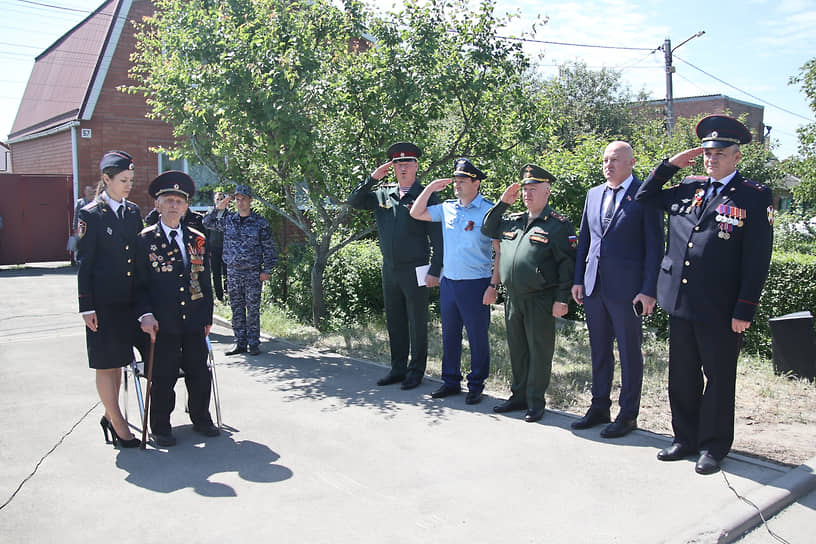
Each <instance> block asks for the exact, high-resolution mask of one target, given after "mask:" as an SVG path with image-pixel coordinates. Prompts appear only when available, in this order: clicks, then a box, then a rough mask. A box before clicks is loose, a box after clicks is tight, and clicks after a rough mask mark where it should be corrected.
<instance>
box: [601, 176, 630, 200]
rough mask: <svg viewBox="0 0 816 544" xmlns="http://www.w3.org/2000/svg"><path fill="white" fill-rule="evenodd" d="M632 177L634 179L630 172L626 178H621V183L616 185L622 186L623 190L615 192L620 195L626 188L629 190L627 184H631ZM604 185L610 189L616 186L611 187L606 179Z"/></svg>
mask: <svg viewBox="0 0 816 544" xmlns="http://www.w3.org/2000/svg"><path fill="white" fill-rule="evenodd" d="M633 179H635V177H634V176H633V175H632V174H629V177H628V178H626V179H625V180H623V183H621V184H620V185H618V187H623V191H620V192H618V193H617V194H619V195H622V194H623V193H625V192H626V191H628V190H629V186H630V185H631V184H632V180H633ZM606 186H607V187H608V188H610V189H616V187H612V186H611V185H610V184H609V182H608V181H607V182H606Z"/></svg>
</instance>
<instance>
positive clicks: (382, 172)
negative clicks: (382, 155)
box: [371, 161, 394, 181]
mask: <svg viewBox="0 0 816 544" xmlns="http://www.w3.org/2000/svg"><path fill="white" fill-rule="evenodd" d="M393 162H394V161H388V162H387V163H385V164H381V165H380V166H378V167H377V169H376V170H374V171H373V172H371V177H372V178H374V179H376V180H377V181H380V180H381V179H383V178H384V177H385V176H387V175H388V169H389V168H391V164H392V163H393Z"/></svg>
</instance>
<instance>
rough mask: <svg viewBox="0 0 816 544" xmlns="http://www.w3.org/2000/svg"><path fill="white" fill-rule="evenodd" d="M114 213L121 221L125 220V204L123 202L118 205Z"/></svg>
mask: <svg viewBox="0 0 816 544" xmlns="http://www.w3.org/2000/svg"><path fill="white" fill-rule="evenodd" d="M116 215H117V216H118V217H119V219H120V220H122V221H124V220H125V205H124V204H122V205H121V206H119V209H118V210H116Z"/></svg>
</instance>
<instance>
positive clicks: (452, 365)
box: [439, 277, 490, 392]
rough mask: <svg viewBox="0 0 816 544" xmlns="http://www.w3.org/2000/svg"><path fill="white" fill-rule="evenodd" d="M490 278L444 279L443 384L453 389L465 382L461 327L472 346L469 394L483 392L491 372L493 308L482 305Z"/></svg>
mask: <svg viewBox="0 0 816 544" xmlns="http://www.w3.org/2000/svg"><path fill="white" fill-rule="evenodd" d="M488 284H490V278H478V279H473V280H450V279H448V278H444V277H443V278H442V281H441V284H440V290H439V306H440V313H441V314H442V381H443V382H444V383H445V386H447V387H448V388H450V389H460V387H461V383H462V327H463V326H464V328H465V330H466V331H467V337H468V345H469V346H470V373H469V374H468V375H467V382H468V391H473V392H481V391H482V390H483V389H484V381H485V380H486V379H487V376H488V374H489V373H490V345H489V343H488V336H487V331H488V328H489V326H490V306H487V305H485V304H482V297H483V296H484V292H485V289H487V286H488Z"/></svg>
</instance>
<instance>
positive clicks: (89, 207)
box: [82, 199, 99, 211]
mask: <svg viewBox="0 0 816 544" xmlns="http://www.w3.org/2000/svg"><path fill="white" fill-rule="evenodd" d="M98 205H99V201H98V200H96V199H93V200H91V201H90V202H88V203H87V204H85V205H84V206H82V209H83V210H87V211H90V210H93V209H94V208H96V207H97V206H98Z"/></svg>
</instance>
